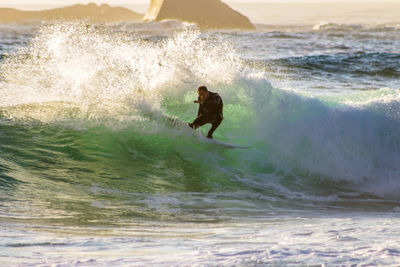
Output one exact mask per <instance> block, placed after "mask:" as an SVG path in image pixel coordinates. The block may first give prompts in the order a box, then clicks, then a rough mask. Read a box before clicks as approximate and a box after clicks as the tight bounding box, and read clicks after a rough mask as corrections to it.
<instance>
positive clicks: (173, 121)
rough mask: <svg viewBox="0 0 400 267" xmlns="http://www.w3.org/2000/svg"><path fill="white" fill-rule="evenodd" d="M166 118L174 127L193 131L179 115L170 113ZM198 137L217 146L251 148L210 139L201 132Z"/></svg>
mask: <svg viewBox="0 0 400 267" xmlns="http://www.w3.org/2000/svg"><path fill="white" fill-rule="evenodd" d="M166 118H167V121H168V122H169V123H171V124H172V126H173V127H179V128H182V129H188V130H189V129H190V130H191V131H192V128H190V127H189V125H188V123H187V122H185V121H182V120H181V119H179V118H177V117H172V116H168V115H167V116H166ZM197 137H198V138H200V139H201V140H203V141H205V142H207V143H209V144H213V145H217V146H221V147H225V148H231V149H235V148H236V149H249V148H251V147H249V146H239V145H235V144H230V143H225V142H222V141H218V140H215V139H210V138H207V137H205V136H204V135H202V134H201V133H197Z"/></svg>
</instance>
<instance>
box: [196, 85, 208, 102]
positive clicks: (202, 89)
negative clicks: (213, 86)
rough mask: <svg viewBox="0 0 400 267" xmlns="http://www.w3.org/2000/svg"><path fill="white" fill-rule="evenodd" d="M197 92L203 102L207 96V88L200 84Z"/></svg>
mask: <svg viewBox="0 0 400 267" xmlns="http://www.w3.org/2000/svg"><path fill="white" fill-rule="evenodd" d="M197 93H198V94H199V98H200V101H202V102H204V101H206V100H207V97H208V89H207V87H205V86H200V87H199V88H198V89H197Z"/></svg>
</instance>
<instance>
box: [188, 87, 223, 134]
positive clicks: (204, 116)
mask: <svg viewBox="0 0 400 267" xmlns="http://www.w3.org/2000/svg"><path fill="white" fill-rule="evenodd" d="M197 93H198V94H199V99H198V100H197V101H194V103H196V104H200V106H199V111H198V113H197V118H196V119H195V120H194V122H192V123H189V126H190V127H191V128H192V129H194V130H196V129H197V128H199V127H200V126H203V125H204V124H207V123H211V125H212V126H211V129H210V131H209V132H208V135H207V138H210V139H212V138H213V136H212V135H213V133H214V131H215V130H216V129H217V128H218V126H219V125H220V124H221V122H222V120H223V119H224V116H223V114H222V111H223V108H224V104H223V102H222V98H221V97H220V96H219V94H218V93H213V92H210V91H208V89H207V87H205V86H200V87H199V88H198V89H197Z"/></svg>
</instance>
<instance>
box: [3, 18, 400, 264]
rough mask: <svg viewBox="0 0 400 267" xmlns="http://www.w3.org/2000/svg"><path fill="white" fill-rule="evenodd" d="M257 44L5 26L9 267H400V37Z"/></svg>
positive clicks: (317, 32)
mask: <svg viewBox="0 0 400 267" xmlns="http://www.w3.org/2000/svg"><path fill="white" fill-rule="evenodd" d="M257 28H258V29H257V31H254V32H237V31H208V32H200V31H199V30H198V29H197V28H196V26H195V25H192V24H189V23H181V22H176V21H167V22H162V23H147V24H142V23H113V24H105V25H99V24H90V23H84V22H81V23H78V22H65V21H60V22H56V23H51V24H44V25H40V26H38V25H22V26H15V25H1V26H0V236H1V238H0V247H1V249H0V264H1V265H4V266H19V265H23V266H25V265H27V266H30V265H43V266H48V265H56V266H71V265H72V266H98V265H102V266H143V265H155V266H157V265H163V266H171V265H172V266H175V265H176V266H178V265H179V266H220V265H223V266H234V265H251V266H263V265H274V266H281V265H296V264H301V265H323V264H325V265H328V266H337V265H393V266H395V265H398V264H400V260H399V259H400V257H399V256H400V245H399V244H400V243H399V242H398V241H399V238H400V236H399V230H400V229H399V219H400V214H399V212H400V195H399V193H398V192H399V189H400V137H399V132H400V91H399V89H400V84H399V79H398V78H399V75H400V64H399V59H400V52H399V50H398V47H399V45H400V34H399V32H398V28H397V26H396V25H375V26H371V25H368V26H365V25H345V24H318V25H314V26H312V27H309V26H304V27H299V26H296V27H295V26H285V27H284V26H281V27H280V28H279V29H278V28H274V29H271V26H268V25H258V27H257ZM349 31H352V32H353V34H351V35H350V34H347V33H348V32H349ZM200 85H206V86H208V87H209V88H210V90H211V91H216V92H218V93H219V94H220V95H221V96H222V97H223V99H224V104H225V107H224V118H225V119H224V122H223V124H222V125H221V127H220V128H219V129H218V130H217V131H216V133H215V134H214V138H216V139H217V140H221V141H224V142H230V143H234V144H238V145H243V146H250V147H251V148H250V149H247V150H235V149H226V148H224V147H220V146H215V145H213V144H209V143H207V142H204V141H203V140H202V139H201V138H200V133H201V132H203V134H204V133H206V131H207V130H208V127H203V129H201V130H198V131H197V132H192V131H191V130H189V129H188V128H187V127H183V126H182V125H180V124H179V123H176V122H177V121H186V122H189V121H192V120H193V119H194V117H195V115H196V114H197V106H196V105H194V104H193V100H195V99H196V98H197V96H196V88H197V87H198V86H200Z"/></svg>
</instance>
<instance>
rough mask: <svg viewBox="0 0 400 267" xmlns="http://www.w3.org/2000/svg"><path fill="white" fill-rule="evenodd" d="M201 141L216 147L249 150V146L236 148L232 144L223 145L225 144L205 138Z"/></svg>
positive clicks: (236, 146)
mask: <svg viewBox="0 0 400 267" xmlns="http://www.w3.org/2000/svg"><path fill="white" fill-rule="evenodd" d="M203 139H204V140H205V141H206V142H207V143H210V144H214V145H218V146H223V147H226V148H236V149H249V148H250V147H249V146H238V145H234V144H230V143H225V142H221V141H218V140H215V139H209V138H206V137H203Z"/></svg>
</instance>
